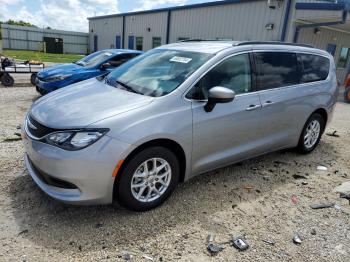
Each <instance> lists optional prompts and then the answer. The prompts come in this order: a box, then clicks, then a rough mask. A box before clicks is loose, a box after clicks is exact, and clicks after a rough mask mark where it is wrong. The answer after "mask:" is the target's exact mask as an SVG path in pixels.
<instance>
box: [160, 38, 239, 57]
mask: <svg viewBox="0 0 350 262" xmlns="http://www.w3.org/2000/svg"><path fill="white" fill-rule="evenodd" d="M235 43H238V42H237V41H208V40H206V41H195V40H194V41H183V42H178V43H173V44H169V45H163V46H160V47H158V48H160V49H172V50H181V51H189V52H199V53H207V54H215V53H218V52H220V51H222V50H224V49H226V48H230V47H232V46H233V45H234V44H235Z"/></svg>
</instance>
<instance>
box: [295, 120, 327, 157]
mask: <svg viewBox="0 0 350 262" xmlns="http://www.w3.org/2000/svg"><path fill="white" fill-rule="evenodd" d="M317 126H318V128H317ZM325 126H326V123H325V120H324V118H323V117H322V116H321V115H320V114H318V113H315V114H312V115H311V116H310V117H309V119H308V120H307V121H306V123H305V125H304V128H303V131H302V132H301V135H300V138H299V143H298V146H297V150H298V152H299V153H301V154H308V153H311V152H312V151H313V150H314V149H315V148H316V147H317V145H318V144H319V143H320V140H321V137H322V134H323V132H324V129H325ZM317 129H318V132H317ZM310 130H311V131H310ZM307 133H309V136H308V137H310V136H311V137H312V138H310V140H308V139H307V138H306V135H307ZM317 133H318V134H317ZM310 134H313V135H310ZM316 137H317V138H316Z"/></svg>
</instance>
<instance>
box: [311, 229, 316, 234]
mask: <svg viewBox="0 0 350 262" xmlns="http://www.w3.org/2000/svg"><path fill="white" fill-rule="evenodd" d="M311 235H313V236H315V235H316V229H314V228H313V229H311Z"/></svg>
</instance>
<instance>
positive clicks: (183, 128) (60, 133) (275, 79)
mask: <svg viewBox="0 0 350 262" xmlns="http://www.w3.org/2000/svg"><path fill="white" fill-rule="evenodd" d="M337 95H338V86H337V79H336V69H335V66H334V61H333V58H332V56H331V55H329V54H328V53H327V52H325V51H322V50H318V49H315V48H311V47H308V46H303V45H292V44H285V43H275V42H270V43H269V42H232V41H230V42H228V41H187V42H180V43H175V44H170V45H165V46H161V47H159V48H156V49H152V50H150V51H148V52H146V53H145V54H143V55H141V56H139V57H137V58H135V59H133V60H131V61H129V62H128V63H126V64H124V65H122V66H121V67H119V68H118V69H116V70H115V71H113V72H112V73H110V74H109V75H108V76H106V77H100V78H94V79H90V80H86V81H83V82H80V83H77V84H74V85H72V86H68V87H66V88H63V89H61V90H58V91H55V92H53V93H52V94H49V95H47V96H45V97H43V98H40V99H39V100H37V101H36V102H35V103H34V104H33V106H32V107H31V109H30V110H29V112H28V114H27V116H26V119H25V123H24V125H23V127H24V128H23V138H24V139H23V140H24V145H25V149H26V154H25V163H26V167H27V169H28V171H29V174H30V175H31V176H32V178H33V180H34V181H35V182H36V184H37V185H38V186H39V187H40V188H41V189H42V190H43V191H44V192H45V193H47V194H48V195H49V196H51V197H53V198H55V199H58V200H61V201H64V202H68V203H75V204H108V203H112V202H113V200H118V201H119V202H120V203H121V204H122V205H123V206H125V207H127V208H129V209H132V210H138V211H144V210H149V209H151V208H154V207H156V206H158V205H160V204H161V203H162V202H163V201H164V200H165V199H166V198H167V197H169V196H170V194H171V193H172V191H173V190H174V189H175V187H176V185H177V184H178V183H179V182H183V181H186V180H188V179H190V178H192V177H193V176H196V175H199V174H202V173H204V172H207V171H210V170H213V169H217V168H220V167H223V166H227V165H230V164H232V163H236V162H240V161H242V160H245V159H248V158H252V157H256V156H259V155H262V154H266V153H269V152H272V151H276V150H281V149H285V148H296V149H297V150H298V151H299V152H300V153H309V152H311V151H313V150H314V149H315V147H316V146H317V145H318V143H319V141H320V138H321V136H322V134H323V132H324V130H325V127H326V124H327V123H328V122H329V121H330V119H331V118H332V113H333V108H334V105H335V103H336V100H337ZM232 175H234V174H232Z"/></svg>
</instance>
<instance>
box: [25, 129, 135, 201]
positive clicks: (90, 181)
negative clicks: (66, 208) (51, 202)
mask: <svg viewBox="0 0 350 262" xmlns="http://www.w3.org/2000/svg"><path fill="white" fill-rule="evenodd" d="M23 132H25V131H23ZM23 138H24V139H23V141H24V146H25V151H26V155H25V164H26V167H27V170H28V172H29V174H30V176H31V177H32V178H33V180H34V181H35V183H36V184H37V185H38V186H39V187H40V188H41V190H42V191H44V192H45V193H46V194H47V195H49V196H50V197H52V198H54V199H57V200H60V201H63V202H65V203H70V204H79V205H83V204H109V203H112V201H113V186H114V177H112V174H113V171H114V168H115V167H116V164H117V163H118V161H119V160H121V159H124V158H125V157H126V154H127V152H128V151H129V150H132V149H131V148H130V145H129V144H126V143H123V142H121V141H118V140H116V139H113V138H110V137H108V136H104V137H102V138H101V139H100V140H99V141H97V142H96V143H94V144H93V145H91V146H89V147H87V148H85V149H82V150H79V151H66V150H63V149H60V148H58V147H54V146H51V145H48V144H45V143H42V142H40V141H36V140H32V139H30V138H28V136H27V135H26V134H25V133H23ZM43 174H45V176H48V177H49V179H45V178H43ZM48 181H54V183H49V182H48ZM57 181H59V182H62V183H57Z"/></svg>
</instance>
